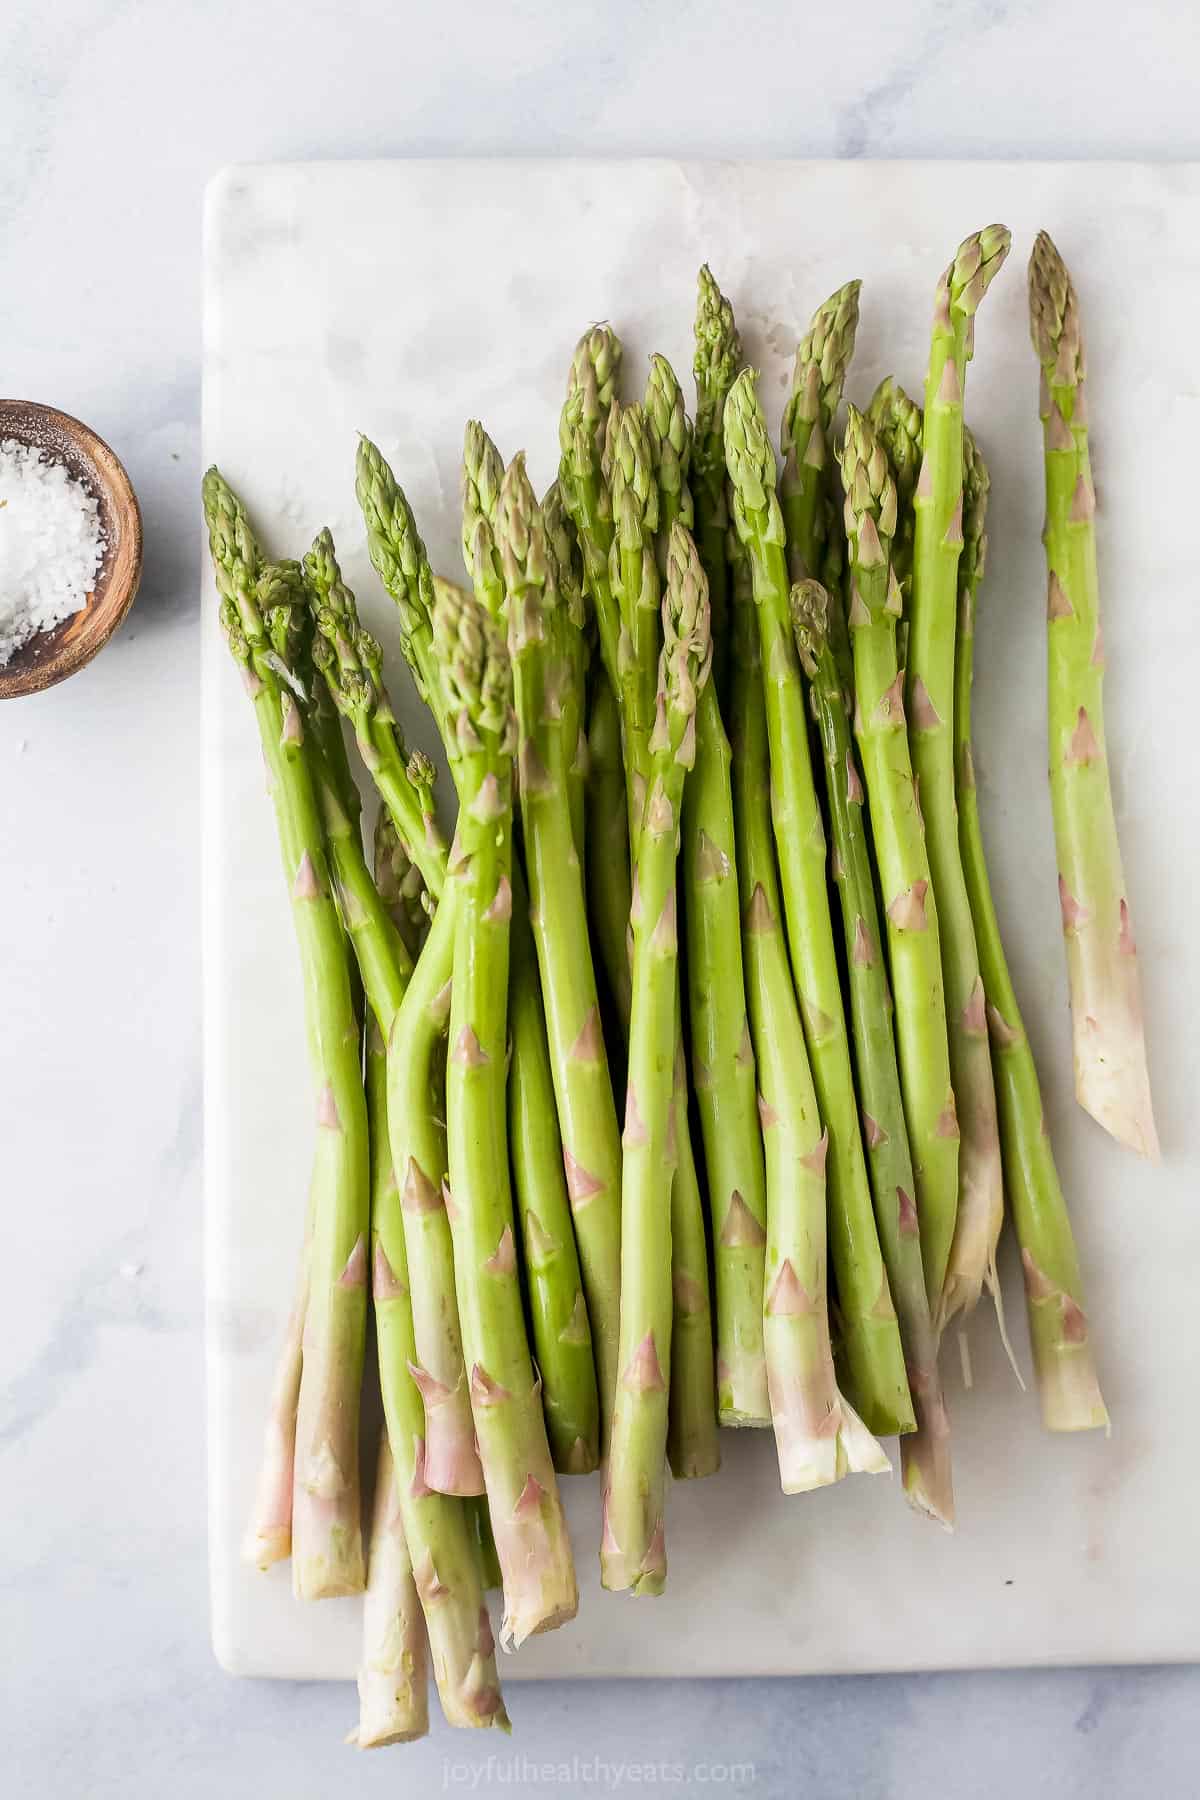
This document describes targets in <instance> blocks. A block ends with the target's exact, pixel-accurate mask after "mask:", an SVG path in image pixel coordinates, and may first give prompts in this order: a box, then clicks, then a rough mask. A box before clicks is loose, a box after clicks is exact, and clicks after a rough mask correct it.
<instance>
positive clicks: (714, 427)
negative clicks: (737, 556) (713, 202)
mask: <svg viewBox="0 0 1200 1800" xmlns="http://www.w3.org/2000/svg"><path fill="white" fill-rule="evenodd" d="M695 339H696V353H695V356H694V358H693V361H692V373H693V375H694V376H695V378H696V425H695V431H694V433H693V438H692V460H691V488H692V501H693V505H694V508H695V515H696V524H695V538H696V548H697V550H699V552H700V561H701V562H702V563H703V564H704V573H705V575H706V576H707V577H708V604H709V611H710V612H711V614H712V641H713V672H712V682H713V686H714V688H715V691H716V694H717V697H718V702H719V704H720V705H721V707H722V708H724V706H725V705H726V703H727V699H728V692H729V681H728V667H729V649H730V620H729V563H728V551H727V538H728V531H729V503H728V498H727V496H726V491H725V486H726V477H725V402H726V400H727V399H728V397H729V390H730V388H731V387H732V386H733V382H734V377H735V376H736V375H737V372H738V370H739V368H740V367H741V363H742V340H741V338H740V337H739V336H738V330H737V325H736V323H735V321H734V317H733V307H732V306H731V305H730V303H729V301H728V300H727V299H726V298H725V296H724V294H723V293H722V292H721V290H720V288H719V287H718V286H717V284H716V282H715V280H714V279H713V275H712V271H711V270H710V269H709V267H708V264H707V263H705V265H704V267H703V268H702V269H701V270H700V273H699V275H698V276H697V278H696V327H695Z"/></svg>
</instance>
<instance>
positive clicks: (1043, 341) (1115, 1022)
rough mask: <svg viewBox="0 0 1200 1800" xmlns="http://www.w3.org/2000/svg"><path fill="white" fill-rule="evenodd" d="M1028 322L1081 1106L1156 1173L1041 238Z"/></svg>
mask: <svg viewBox="0 0 1200 1800" xmlns="http://www.w3.org/2000/svg"><path fill="white" fill-rule="evenodd" d="M1029 316H1030V327H1031V331H1032V335H1033V346H1034V349H1035V350H1036V352H1037V356H1038V361H1039V362H1040V363H1041V365H1042V385H1041V400H1040V403H1039V410H1040V412H1041V417H1042V426H1043V431H1044V439H1045V460H1046V526H1045V545H1046V561H1047V565H1048V567H1049V600H1048V605H1047V609H1046V610H1047V618H1048V621H1049V623H1048V627H1047V634H1046V635H1047V646H1048V653H1049V697H1050V798H1051V800H1052V802H1053V807H1054V836H1055V842H1056V845H1057V850H1058V892H1059V899H1060V901H1061V903H1062V920H1063V936H1064V938H1065V940H1066V947H1067V974H1068V978H1069V981H1070V989H1071V1017H1072V1022H1073V1027H1074V1049H1075V1096H1076V1098H1077V1099H1078V1101H1079V1103H1080V1105H1081V1106H1082V1107H1084V1108H1085V1110H1086V1111H1087V1112H1089V1113H1091V1115H1092V1117H1093V1118H1094V1119H1096V1120H1097V1121H1098V1122H1099V1123H1100V1124H1101V1125H1103V1127H1104V1129H1105V1130H1106V1131H1108V1132H1111V1134H1112V1135H1113V1137H1115V1138H1116V1139H1117V1141H1118V1143H1122V1144H1127V1145H1128V1146H1129V1147H1130V1149H1132V1150H1136V1151H1138V1153H1139V1154H1140V1155H1142V1156H1147V1157H1149V1158H1150V1160H1151V1161H1157V1160H1158V1133H1157V1131H1156V1129H1155V1125H1154V1111H1153V1106H1152V1103H1151V1097H1150V1076H1149V1071H1148V1069H1147V1065H1146V1043H1145V1032H1144V1027H1143V1022H1142V995H1141V982H1140V977H1139V974H1138V963H1137V949H1136V946H1135V944H1134V937H1133V927H1132V925H1131V923H1130V914H1129V903H1128V900H1127V898H1126V888H1125V873H1124V870H1123V868H1122V865H1121V847H1120V844H1119V843H1118V841H1117V826H1116V820H1115V818H1114V815H1113V805H1112V792H1111V789H1110V786H1109V776H1108V750H1107V744H1106V739H1105V731H1104V649H1103V638H1102V635H1101V621H1100V585H1099V578H1098V575H1097V569H1096V527H1095V515H1096V493H1095V488H1094V487H1093V485H1092V466H1091V454H1090V450H1089V443H1088V413H1087V404H1086V385H1085V376H1086V373H1087V370H1086V358H1085V353H1084V343H1083V333H1082V330H1081V327H1080V319H1079V300H1078V296H1077V295H1076V292H1075V288H1074V284H1073V283H1072V281H1071V277H1070V275H1069V274H1068V273H1067V269H1066V266H1065V264H1064V263H1063V260H1062V258H1061V256H1060V255H1059V253H1058V251H1057V250H1056V249H1055V247H1054V245H1053V244H1052V243H1051V241H1050V239H1049V237H1047V235H1046V233H1045V232H1044V231H1043V232H1040V233H1039V234H1038V239H1037V242H1036V243H1035V245H1034V247H1033V254H1032V256H1031V257H1030V259H1029Z"/></svg>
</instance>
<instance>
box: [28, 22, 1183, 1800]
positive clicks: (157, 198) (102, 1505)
mask: <svg viewBox="0 0 1200 1800" xmlns="http://www.w3.org/2000/svg"><path fill="white" fill-rule="evenodd" d="M601 20H602V21H603V24H601V22H600V21H601ZM855 21H858V23H856V22H855ZM1198 52H1200V23H1198V20H1197V15H1196V13H1195V10H1194V8H1193V7H1192V6H1191V5H1190V4H1188V0H1148V3H1147V4H1145V5H1143V6H1141V7H1140V8H1138V9H1137V11H1136V14H1131V13H1129V12H1128V11H1127V10H1125V9H1120V10H1118V9H1115V8H1111V7H1105V6H1103V5H1097V4H1096V0H1057V3H1056V4H1055V5H1054V6H1053V7H1050V6H1046V5H1043V4H1041V3H1040V0H1013V3H1011V4H1004V3H1003V0H1000V3H996V0H960V3H958V4H955V5H953V6H951V5H950V4H948V3H947V0H918V3H916V4H911V5H904V4H896V0H891V3H890V4H884V3H883V0H859V5H858V6H857V7H856V8H855V9H854V10H853V12H851V11H850V9H848V8H828V9H823V10H822V11H821V12H820V13H816V12H813V13H812V14H811V15H810V14H809V12H808V9H803V10H802V9H801V8H799V7H796V6H795V5H786V4H776V3H772V4H753V3H748V4H746V5H743V6H741V7H732V6H723V5H719V4H714V3H712V0H709V3H705V0H692V3H691V4H689V5H686V6H684V5H681V4H677V3H675V0H671V3H669V4H668V3H661V4H658V5H656V6H654V7H647V6H644V5H637V4H632V3H631V4H624V3H620V4H619V3H617V0H610V4H609V5H608V6H607V7H605V8H603V9H601V8H599V7H597V6H596V5H594V4H587V3H586V0H557V4H554V5H551V4H549V3H548V0H523V3H521V4H517V5H513V6H509V7H506V8H499V7H493V8H483V7H475V6H472V5H467V4H461V5H460V6H459V7H457V8H449V7H445V8H427V7H416V6H409V5H404V4H401V5H398V6H393V7H390V8H385V7H382V6H379V5H377V4H370V3H369V0H340V4H336V5H335V4H333V3H332V0H312V3H310V4H309V5H307V6H297V5H296V4H294V0H292V3H290V4H287V5H285V4H283V0H257V4H255V5H253V6H249V7H248V6H245V5H237V6H235V5H233V4H231V0H207V3H206V4H200V3H198V0H159V3H158V4H153V5H152V4H148V3H147V0H54V3H53V4H48V0H8V4H7V6H6V7H5V8H4V10H3V15H2V17H0V71H2V74H0V83H2V97H3V103H2V104H0V270H2V271H3V277H2V281H0V369H2V370H3V373H2V374H0V386H2V387H3V388H4V389H5V391H7V392H9V393H15V394H24V395H28V396H30V397H36V398H43V399H46V400H50V401H53V402H55V403H57V404H59V405H61V406H64V407H66V408H67V409H68V410H70V411H73V412H76V413H78V414H80V415H81V416H83V417H85V418H87V419H88V420H89V421H90V422H91V423H93V424H94V425H95V426H96V427H97V428H98V429H99V430H100V431H101V432H102V433H104V435H106V436H108V437H109V438H110V439H111V440H112V441H113V443H114V444H115V445H116V446H117V447H118V449H119V450H120V452H121V453H122V455H123V456H124V457H125V459H126V461H127V462H128V465H129V467H130V471H131V473H132V475H133V479H134V481H135V484H136V486H137V488H138V490H139V493H140V495H141V498H142V501H143V505H144V507H145V511H146V518H147V573H146V583H145V587H144V590H143V594H142V597H141V599H140V601H139V603H138V608H137V610H136V612H135V613H134V615H133V617H132V618H131V620H130V622H129V625H128V626H127V628H126V629H125V631H124V632H123V633H122V635H121V636H120V638H118V639H117V640H116V642H115V643H114V644H113V645H112V646H111V648H110V649H109V650H108V651H107V652H106V653H105V655H104V657H103V658H102V660H101V661H100V662H99V663H98V664H97V665H96V666H95V667H94V668H93V669H92V670H90V671H88V672H87V673H85V674H83V675H81V676H79V677H78V678H76V679H75V680H74V681H72V682H71V683H70V685H69V686H68V687H66V688H63V689H59V690H57V691H56V692H53V693H51V694H48V695H45V696H42V697H40V698H37V699H33V700H27V701H21V702H13V703H10V704H9V705H8V706H6V707H5V708H4V709H3V711H2V712H0V819H2V821H3V846H4V854H3V867H4V871H5V880H4V887H3V899H2V901H0V919H2V921H3V928H4V941H5V945H6V950H5V953H4V977H3V983H2V986H0V995H2V1001H3V1022H4V1029H3V1033H2V1034H0V1059H2V1064H0V1067H2V1079H0V1096H2V1098H0V1144H2V1146H3V1153H4V1160H3V1168H4V1178H3V1201H2V1206H3V1213H2V1217H3V1223H4V1245H5V1252H6V1255H5V1279H4V1283H3V1307H4V1325H3V1330H2V1331H0V1458H2V1459H3V1461H2V1465H0V1467H2V1473H3V1486H2V1489H0V1491H2V1492H3V1496H4V1504H3V1508H2V1512H0V1516H2V1518H3V1521H4V1531H3V1538H2V1540H0V1541H2V1544H3V1548H2V1550H0V1614H2V1616H3V1620H4V1630H3V1632H2V1633H0V1744H2V1746H3V1748H2V1751H0V1766H2V1767H3V1777H2V1779H3V1786H4V1791H5V1793H6V1794H9V1793H11V1794H13V1795H15V1796H20V1797H21V1800H26V1797H29V1800H58V1797H59V1796H63V1795H84V1796H87V1797H88V1800H108V1797H109V1796H118V1795H119V1796H122V1797H127V1800H142V1797H143V1796H144V1797H145V1800H158V1797H159V1796H161V1795H164V1794H170V1795H172V1796H177V1797H178V1800H209V1797H210V1796H217V1795H221V1796H227V1797H228V1800H241V1797H242V1796H254V1797H255V1800H277V1797H278V1800H282V1797H283V1796H288V1800H318V1797H321V1800H324V1797H325V1796H327V1795H329V1794H331V1793H333V1792H335V1791H338V1790H339V1789H342V1788H343V1787H344V1788H345V1790H346V1791H356V1792H357V1791H361V1792H364V1793H372V1792H378V1793H380V1794H382V1793H385V1792H386V1793H391V1794H403V1793H405V1792H411V1793H413V1794H417V1793H421V1794H435V1793H437V1792H440V1791H443V1789H444V1790H445V1791H458V1792H464V1793H469V1792H471V1791H475V1792H484V1793H486V1792H496V1793H505V1792H508V1793H512V1792H525V1793H529V1794H539V1793H540V1794H546V1795H548V1796H549V1795H554V1796H555V1800H559V1797H560V1796H565V1795H567V1794H574V1793H582V1792H588V1791H591V1792H604V1791H620V1789H615V1790H614V1789H613V1784H612V1780H611V1779H610V1780H609V1782H608V1787H607V1789H606V1788H605V1787H603V1786H600V1785H598V1784H597V1783H596V1782H595V1781H593V1782H591V1783H590V1784H589V1783H585V1782H582V1781H581V1782H575V1783H574V1784H573V1785H569V1786H564V1785H563V1783H562V1782H561V1780H560V1779H559V1777H558V1776H557V1775H556V1774H555V1773H554V1772H553V1765H556V1764H559V1763H561V1762H563V1761H564V1760H566V1759H568V1758H570V1756H571V1755H572V1754H573V1753H575V1752H578V1753H579V1755H580V1757H581V1758H582V1759H584V1762H585V1764H586V1761H587V1759H588V1758H593V1759H594V1758H597V1757H602V1758H604V1759H605V1760H607V1761H608V1762H609V1763H610V1764H615V1763H618V1762H620V1761H622V1760H624V1761H627V1762H638V1763H641V1762H646V1761H655V1762H658V1761H663V1762H667V1763H671V1764H675V1763H680V1762H682V1763H685V1764H691V1765H699V1764H701V1763H704V1764H708V1765H714V1764H716V1763H718V1762H720V1763H724V1764H725V1765H730V1764H733V1763H745V1762H753V1763H754V1765H755V1771H756V1779H754V1780H753V1782H749V1781H744V1782H742V1783H740V1784H739V1785H738V1786H736V1787H735V1786H734V1785H732V1784H730V1783H728V1782H726V1783H725V1784H724V1791H726V1792H735V1791H741V1792H745V1793H747V1794H751V1795H754V1796H756V1797H757V1796H759V1795H762V1796H764V1797H765V1796H772V1797H774V1796H783V1795H790V1794H794V1793H797V1792H802V1793H810V1794H813V1795H820V1796H822V1800H824V1797H826V1796H828V1797H830V1800H842V1796H847V1797H849V1796H862V1797H863V1800H875V1797H879V1800H884V1797H886V1800H907V1797H908V1796H910V1795H911V1796H914V1797H915V1796H918V1795H920V1796H921V1797H922V1800H929V1797H930V1796H931V1795H932V1796H936V1797H938V1800H940V1797H941V1796H943V1795H945V1796H950V1795H958V1794H964V1795H965V1794H970V1795H978V1796H981V1797H983V1800H993V1796H994V1797H995V1800H999V1797H1000V1796H1001V1795H1009V1794H1012V1793H1022V1794H1028V1795H1040V1794H1047V1795H1050V1794H1053V1795H1054V1796H1055V1800H1073V1797H1074V1796H1077V1795H1078V1796H1084V1795H1087V1796H1089V1797H1090V1796H1094V1795H1097V1794H1103V1795H1106V1796H1108V1795H1111V1796H1117V1797H1119V1800H1124V1797H1125V1796H1130V1797H1133V1796H1138V1795H1141V1794H1145V1793H1153V1794H1155V1795H1156V1796H1161V1797H1162V1800H1177V1797H1178V1800H1184V1797H1185V1796H1190V1795H1192V1794H1194V1793H1196V1792H1197V1791H1198V1790H1200V1750H1198V1749H1197V1739H1196V1732H1195V1727H1194V1719H1195V1714H1196V1707H1197V1702H1198V1701H1200V1681H1198V1679H1197V1677H1196V1675H1195V1672H1194V1671H1189V1670H1184V1669H1173V1670H1164V1671H1155V1670H1141V1671H1137V1672H1121V1671H1111V1672H1096V1671H1093V1672H1091V1673H1088V1674H1076V1673H1071V1672H1060V1673H1054V1674H1047V1673H1041V1674H1038V1675H1036V1676H1027V1675H1021V1674H1006V1675H987V1676H957V1675H956V1676H944V1677H912V1678H873V1679H864V1680H842V1681H830V1680H822V1681H817V1682H806V1683H783V1682H762V1683H747V1682H738V1683H703V1684H701V1683H694V1684H691V1683H688V1684H669V1685H663V1684H659V1685H656V1686H654V1687H645V1686H643V1687H639V1688H638V1689H636V1690H634V1689H631V1688H630V1687H629V1686H626V1685H622V1684H619V1683H612V1684H604V1685H600V1686H597V1687H594V1688H588V1689H583V1688H579V1687H570V1686H554V1685H549V1686H539V1687H536V1688H533V1687H523V1688H521V1689H519V1690H517V1692H516V1694H515V1702H516V1705H517V1710H518V1725H519V1737H518V1739H517V1744H516V1747H515V1750H514V1754H517V1755H520V1756H525V1757H527V1758H528V1759H530V1761H531V1762H534V1763H542V1762H545V1763H548V1764H550V1765H552V1768H551V1772H550V1775H549V1779H547V1780H545V1781H539V1782H538V1783H537V1784H536V1785H534V1783H533V1781H532V1780H531V1779H530V1776H529V1774H528V1772H527V1771H522V1770H521V1769H520V1767H519V1765H515V1770H516V1772H515V1774H514V1765H513V1764H510V1763H508V1762H507V1761H506V1755H505V1747H501V1749H500V1750H499V1751H495V1750H494V1749H493V1746H492V1744H491V1742H490V1741H489V1744H488V1745H487V1746H486V1747H485V1748H483V1749H482V1750H481V1749H480V1747H479V1746H477V1745H476V1744H474V1743H473V1742H470V1743H465V1744H464V1742H463V1740H462V1738H461V1737H459V1738H456V1739H454V1740H451V1739H450V1737H449V1735H448V1734H447V1733H445V1732H443V1731H436V1732H435V1734H434V1735H433V1737H432V1738H431V1739H430V1740H429V1742H428V1743H427V1744H425V1745H422V1746H418V1747H416V1748H414V1749H412V1750H410V1751H407V1752H397V1753H392V1754H384V1755H381V1756H378V1757H374V1758H368V1759H364V1760H355V1759H354V1757H353V1756H352V1754H351V1752H349V1751H347V1750H344V1749H343V1748H342V1747H341V1746H340V1744H339V1742H338V1738H339V1735H340V1733H341V1732H342V1731H343V1730H344V1729H346V1728H348V1726H349V1724H350V1723H351V1721H352V1715H353V1707H352V1696H351V1694H350V1692H349V1690H342V1689H339V1688H337V1687H334V1686H329V1685H320V1686H305V1687H291V1686H287V1685H283V1684H275V1683H234V1682H231V1681H229V1680H228V1678H226V1677H225V1676H223V1675H222V1674H220V1672H219V1671H218V1670H217V1669H216V1667H215V1665H214V1663H213V1662H212V1658H211V1654H210V1651H209V1645H208V1622H207V1603H206V1588H205V1535H204V1534H205V1518H204V1474H203V1438H202V1421H203V1375H202V1300H201V1284H200V1252H201V1238H200V1219H199V1168H198V1148H199V1101H200V1074H199V1071H200V1054H199V1038H198V1012H199V1007H198V994H199V978H198V963H199V950H198V905H197V895H198V878H197V869H198V853H199V845H198V841H197V840H198V811H197V802H198V768H197V758H196V751H195V744H196V728H197V713H198V704H197V663H198V654H197V651H198V644H197V618H196V603H195V594H196V584H195V571H196V567H197V559H198V555H199V540H198V533H197V514H196V505H195V494H196V483H197V476H198V468H197V456H198V417H197V408H198V402H197V377H198V367H199V217H200V196H201V191H202V187H203V183H204V181H205V179H206V178H207V177H208V175H209V174H210V173H211V172H212V170H213V169H214V168H215V167H217V166H218V165H220V164H222V163H224V162H227V161H231V160H243V161H252V160H256V159H267V158H272V159H274V158H287V157H302V156H349V155H360V156H362V155H387V154H404V153H411V152H421V153H424V154H438V153H451V152H456V151H464V150H469V151H472V152H474V153H490V152H496V153H501V154H503V153H511V152H516V151H525V152H554V151H573V152H580V153H587V152H618V151H620V152H636V151H660V152H664V153H671V154H676V153H682V154H689V153H690V154H706V155H713V154H717V155H737V154H739V153H743V154H748V153H751V152H756V153H759V154H762V153H785V152H786V153H788V154H801V155H835V154H841V155H866V154H869V155H928V156H937V155H954V156H963V155H980V156H1012V155H1015V154H1022V153H1023V154H1029V155H1038V156H1054V155H1069V156H1079V155H1087V156H1097V157H1100V156H1147V157H1165V158H1181V157H1195V156H1197V155H1198V154H1200V115H1198V114H1197V111H1196V107H1195V98H1194V95H1195V79H1196V71H1197V68H1198V67H1200V55H1198ZM806 71H812V88H813V91H812V92H811V93H810V92H809V91H807V90H806V87H805V72H806ZM489 1752H490V1753H492V1754H494V1755H496V1756H497V1758H498V1759H499V1763H498V1764H494V1765H493V1767H492V1770H491V1771H490V1773H489V1772H488V1770H487V1767H486V1762H485V1761H484V1762H482V1763H481V1762H480V1760H479V1759H480V1758H481V1757H482V1758H484V1759H485V1758H486V1756H487V1754H488V1753H489ZM585 1772H586V1770H585ZM714 1772H715V1771H714ZM623 1785H629V1784H628V1783H627V1782H626V1783H624V1784H623ZM673 1785H675V1786H676V1788H677V1790H678V1789H679V1788H680V1786H681V1785H682V1784H678V1783H676V1784H673ZM711 1785H713V1783H705V1784H703V1786H711ZM683 1791H695V1792H700V1791H703V1787H702V1785H700V1783H699V1779H698V1775H697V1776H695V1777H694V1778H693V1782H692V1785H691V1787H690V1788H686V1787H685V1788H683Z"/></svg>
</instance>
